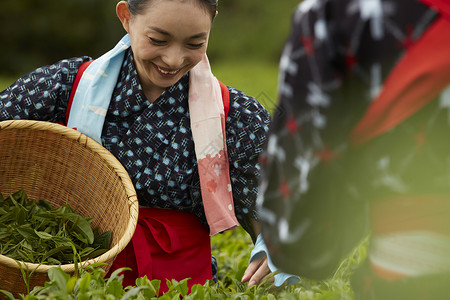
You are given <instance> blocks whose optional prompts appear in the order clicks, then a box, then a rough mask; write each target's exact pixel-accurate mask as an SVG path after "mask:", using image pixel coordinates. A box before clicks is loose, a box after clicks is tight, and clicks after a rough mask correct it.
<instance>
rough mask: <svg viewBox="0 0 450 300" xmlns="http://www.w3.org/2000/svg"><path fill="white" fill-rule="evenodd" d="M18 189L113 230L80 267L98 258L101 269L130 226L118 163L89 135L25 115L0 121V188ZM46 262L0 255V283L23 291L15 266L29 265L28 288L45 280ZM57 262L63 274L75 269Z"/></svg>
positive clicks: (132, 206) (131, 204)
mask: <svg viewBox="0 0 450 300" xmlns="http://www.w3.org/2000/svg"><path fill="white" fill-rule="evenodd" d="M20 189H24V190H25V192H26V193H27V195H28V197H29V198H30V199H34V200H39V199H45V200H47V201H49V202H50V203H51V204H52V205H54V206H61V205H64V204H65V203H68V204H69V205H70V206H71V207H72V208H74V209H75V210H76V212H77V213H78V214H80V215H82V216H85V217H90V218H92V219H93V221H92V223H91V224H92V226H93V227H98V228H99V231H100V232H103V231H107V230H111V231H112V232H113V235H112V241H111V248H110V250H109V251H107V252H106V253H104V254H103V255H101V256H99V257H96V258H94V259H91V260H88V261H82V262H80V263H79V267H80V268H83V267H86V266H88V265H90V264H93V263H97V262H100V263H104V264H105V265H104V266H103V267H102V268H104V269H105V271H106V272H107V271H108V270H109V268H110V267H111V264H112V262H113V260H114V258H115V257H116V256H117V254H118V253H119V252H121V251H122V250H123V249H124V248H125V246H126V245H127V244H128V243H129V242H130V240H131V237H132V235H133V233H134V230H135V228H136V224H137V217H138V209H139V205H138V201H137V197H136V192H135V189H134V187H133V184H132V182H131V180H130V178H129V176H128V174H127V172H126V171H125V169H124V168H123V166H122V165H121V164H120V163H119V161H118V160H117V159H116V158H115V157H114V156H113V155H112V154H111V153H110V152H109V151H108V150H106V149H105V148H104V147H102V146H101V145H99V144H98V143H96V142H95V141H94V140H92V139H90V138H89V137H87V136H86V135H84V134H81V133H79V132H78V131H75V130H73V129H70V128H67V127H65V126H62V125H59V124H55V123H49V122H42V121H28V120H14V121H3V122H0V191H1V192H2V194H3V195H4V196H5V197H6V196H7V195H9V194H10V193H14V192H16V191H18V190H20ZM19 265H20V266H19ZM52 267H55V266H53V265H37V264H31V263H26V262H17V261H15V260H13V259H11V258H8V257H6V256H3V255H0V289H2V290H6V291H10V292H11V293H13V294H14V295H18V294H19V293H22V294H26V293H27V288H26V284H25V282H24V279H23V277H22V273H21V269H20V268H22V269H23V270H28V271H29V272H31V271H33V272H32V274H31V275H30V277H29V279H30V281H29V288H30V291H31V290H32V289H33V287H35V286H43V285H44V283H45V282H46V281H48V275H47V272H48V270H49V269H50V268H52ZM60 267H61V268H62V269H63V270H64V271H65V272H66V273H68V274H73V273H74V271H75V265H74V264H65V265H61V266H60Z"/></svg>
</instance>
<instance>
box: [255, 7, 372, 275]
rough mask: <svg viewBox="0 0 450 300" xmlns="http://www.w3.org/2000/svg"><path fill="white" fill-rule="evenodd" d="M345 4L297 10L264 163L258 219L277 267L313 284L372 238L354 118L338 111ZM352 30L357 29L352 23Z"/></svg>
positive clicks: (346, 60)
mask: <svg viewBox="0 0 450 300" xmlns="http://www.w3.org/2000/svg"><path fill="white" fill-rule="evenodd" d="M343 2H344V1H334V2H333V1H315V2H314V1H304V2H302V4H300V5H299V6H298V9H297V11H296V12H295V14H294V16H293V24H292V32H291V34H290V36H289V39H288V41H287V43H286V45H285V48H284V52H283V55H282V58H281V61H280V87H279V93H280V103H279V105H278V107H277V109H276V111H275V112H274V113H273V123H272V125H271V131H270V133H269V137H268V143H267V149H266V151H265V152H264V153H263V155H262V156H261V161H263V162H264V163H263V164H262V166H261V168H262V180H261V186H260V197H259V198H258V213H259V217H260V223H261V224H262V233H263V236H264V239H265V242H266V244H267V247H268V249H269V251H270V255H271V258H272V261H273V262H274V264H275V265H276V266H277V267H278V268H279V269H280V270H281V271H283V272H287V273H291V274H298V275H300V276H305V277H308V278H311V279H324V278H326V277H328V276H331V275H332V273H333V271H335V270H336V268H337V266H338V264H339V263H340V261H341V260H342V259H343V258H344V257H345V256H346V255H348V254H349V253H350V251H351V250H352V249H353V248H354V247H355V246H356V245H357V242H358V241H359V240H361V239H362V238H363V235H364V233H365V230H366V227H365V226H364V224H365V222H366V218H365V217H366V215H364V212H365V210H364V205H365V203H364V201H361V199H360V198H358V195H357V193H352V191H353V190H354V187H355V185H354V182H353V181H352V179H351V178H350V174H351V171H352V167H353V166H354V165H352V164H351V161H349V160H347V158H348V155H347V153H346V150H347V149H348V148H347V147H346V140H347V139H346V136H347V134H348V131H349V128H351V124H352V121H348V120H347V119H346V118H351V117H355V116H354V115H351V114H350V113H349V112H347V111H346V110H345V109H343V106H340V107H339V109H340V110H339V109H336V107H332V104H333V103H337V102H336V101H337V98H334V96H336V97H338V96H339V94H340V91H341V88H342V82H341V78H343V77H344V75H345V73H346V72H347V68H349V67H351V66H350V64H351V60H350V57H349V56H348V54H349V53H346V51H345V49H346V42H347V41H348V39H347V37H346V36H345V35H346V31H342V32H341V31H340V29H341V28H339V27H338V26H337V24H336V22H335V21H336V20H337V19H338V18H344V16H345V9H346V7H347V6H346V5H344V3H343ZM330 3H334V4H335V6H334V7H333V6H331V5H330ZM339 10H342V11H341V12H339ZM335 18H336V19H335ZM346 22H347V25H348V26H349V27H351V24H350V23H351V22H352V19H350V18H348V19H346ZM337 30H338V31H339V34H336V31H337ZM341 98H342V97H341ZM348 102H349V101H347V103H348ZM351 104H353V103H351Z"/></svg>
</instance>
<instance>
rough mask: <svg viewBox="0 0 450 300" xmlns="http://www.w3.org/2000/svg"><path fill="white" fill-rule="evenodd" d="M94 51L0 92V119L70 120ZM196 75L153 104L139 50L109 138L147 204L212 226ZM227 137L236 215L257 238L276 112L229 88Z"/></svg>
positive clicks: (121, 85) (115, 103)
mask: <svg viewBox="0 0 450 300" xmlns="http://www.w3.org/2000/svg"><path fill="white" fill-rule="evenodd" d="M88 60H91V58H89V57H80V58H73V59H68V60H62V61H60V62H58V63H56V64H54V65H50V66H45V67H41V68H38V69H37V70H35V71H33V72H31V73H29V74H26V75H25V76H23V77H22V78H20V79H19V80H17V81H16V82H15V83H14V84H12V85H11V86H10V87H8V88H7V89H6V90H4V91H2V92H1V93H0V120H7V119H33V120H42V121H51V122H64V120H65V114H66V108H67V103H68V99H69V95H70V91H71V88H72V84H73V81H74V79H75V75H76V73H77V70H78V68H79V66H80V65H81V64H82V63H83V62H85V61H88ZM188 83H189V74H186V75H185V76H184V77H182V78H181V79H180V80H179V82H177V83H176V84H174V85H173V86H171V87H169V88H168V89H166V91H165V92H164V93H163V94H162V95H161V96H160V97H159V98H158V99H157V100H156V101H154V102H153V103H150V102H149V101H148V100H147V98H146V97H145V95H144V93H143V91H142V89H141V86H140V83H139V79H138V76H137V73H136V68H135V65H134V62H133V56H132V52H131V50H129V51H128V53H127V54H126V55H125V59H124V62H123V67H122V70H121V73H120V76H119V80H118V81H117V85H116V88H115V90H114V93H113V95H112V101H111V103H110V106H109V110H108V113H107V116H106V120H105V124H104V127H103V133H102V144H103V146H104V147H106V148H107V149H108V150H109V151H111V153H113V154H114V155H115V156H116V157H117V158H118V159H119V161H120V162H121V163H122V164H123V166H124V167H125V169H126V170H127V171H128V173H129V175H130V177H131V179H132V181H133V183H134V186H135V188H136V191H137V194H138V198H139V204H140V205H141V206H147V207H155V208H169V209H176V210H183V211H188V212H192V213H195V214H196V215H197V216H198V218H199V219H200V220H201V221H202V222H203V223H204V224H205V225H206V224H207V223H206V218H205V213H204V209H203V204H202V198H201V193H200V181H199V175H198V171H197V160H196V156H195V152H194V142H193V138H192V133H191V129H190V118H189V108H188V101H187V100H188V99H187V95H188V89H189V84H188ZM229 91H230V108H229V112H228V119H227V123H226V138H227V148H228V157H229V162H230V177H231V183H232V189H233V197H234V204H235V212H236V216H237V218H238V220H239V222H240V224H241V225H242V226H243V227H244V229H246V230H247V231H248V232H249V233H250V235H251V236H252V238H253V239H255V234H254V233H253V230H252V227H251V225H250V219H251V218H253V219H256V213H255V200H256V193H257V181H258V177H259V166H258V155H259V153H260V152H261V150H262V145H263V143H264V142H265V140H266V132H267V131H268V124H269V121H270V116H269V114H268V112H267V111H266V110H265V109H264V107H263V106H262V105H261V104H260V103H258V101H257V100H256V99H254V98H252V97H249V96H247V95H245V94H244V93H243V92H241V91H238V90H236V89H234V88H231V87H229Z"/></svg>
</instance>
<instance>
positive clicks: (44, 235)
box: [34, 229, 53, 240]
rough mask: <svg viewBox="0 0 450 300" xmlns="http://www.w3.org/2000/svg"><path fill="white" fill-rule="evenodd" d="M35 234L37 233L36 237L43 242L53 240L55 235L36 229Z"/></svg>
mask: <svg viewBox="0 0 450 300" xmlns="http://www.w3.org/2000/svg"><path fill="white" fill-rule="evenodd" d="M34 232H35V233H36V235H37V236H38V237H39V238H41V239H43V240H51V239H52V238H53V235H51V234H49V233H47V232H45V231H37V230H36V229H35V230H34Z"/></svg>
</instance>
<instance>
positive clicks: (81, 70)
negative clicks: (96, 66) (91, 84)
mask: <svg viewBox="0 0 450 300" xmlns="http://www.w3.org/2000/svg"><path fill="white" fill-rule="evenodd" d="M92 62H93V60H90V61H87V62H84V63H83V64H82V65H81V66H80V68H78V72H77V76H75V81H74V82H73V85H72V90H71V91H70V96H69V103H68V104H67V110H66V124H67V121H68V120H69V115H70V109H71V108H72V102H73V98H74V97H75V92H76V90H77V87H78V83H80V79H81V76H83V73H84V71H86V69H87V67H89V65H90V64H91V63H92Z"/></svg>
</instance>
